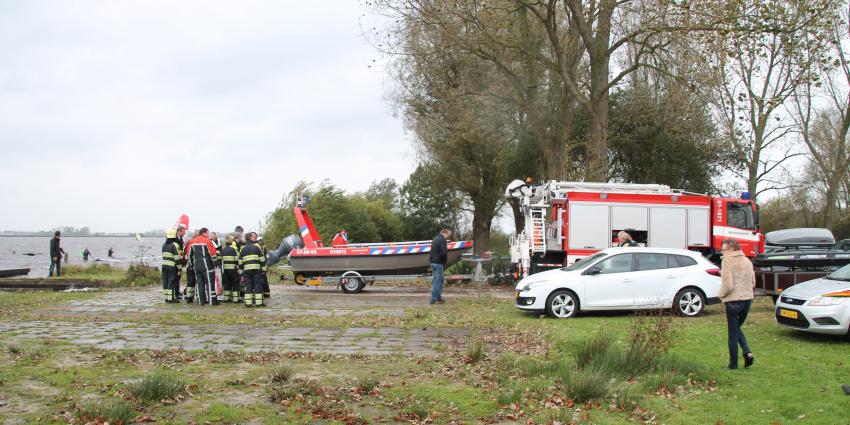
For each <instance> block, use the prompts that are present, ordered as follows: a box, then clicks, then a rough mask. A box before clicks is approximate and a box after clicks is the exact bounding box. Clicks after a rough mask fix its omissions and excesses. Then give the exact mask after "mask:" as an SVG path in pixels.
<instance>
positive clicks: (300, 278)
mask: <svg viewBox="0 0 850 425" xmlns="http://www.w3.org/2000/svg"><path fill="white" fill-rule="evenodd" d="M292 281H293V282H295V284H296V285H300V286H304V282H306V281H307V276H304V275H303V274H301V273H298V274H296V275H295V279H292Z"/></svg>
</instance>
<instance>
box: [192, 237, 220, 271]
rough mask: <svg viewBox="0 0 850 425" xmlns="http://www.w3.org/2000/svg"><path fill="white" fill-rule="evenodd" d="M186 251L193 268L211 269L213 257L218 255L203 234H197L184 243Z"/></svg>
mask: <svg viewBox="0 0 850 425" xmlns="http://www.w3.org/2000/svg"><path fill="white" fill-rule="evenodd" d="M186 253H187V254H189V256H190V257H191V262H192V264H193V265H194V268H195V270H209V271H212V269H213V259H214V258H216V256H218V251H216V249H215V245H213V243H212V241H211V240H210V239H209V238H208V237H206V236H204V235H198V236H195V237H194V238H192V239H191V240H190V241H189V243H188V244H186Z"/></svg>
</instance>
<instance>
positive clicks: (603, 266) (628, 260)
mask: <svg viewBox="0 0 850 425" xmlns="http://www.w3.org/2000/svg"><path fill="white" fill-rule="evenodd" d="M596 267H599V270H600V272H599V274H612V273H625V272H630V271H632V254H620V255H615V256H613V257H608V258H606V259H604V260H602V261H600V262H598V263H597V264H596Z"/></svg>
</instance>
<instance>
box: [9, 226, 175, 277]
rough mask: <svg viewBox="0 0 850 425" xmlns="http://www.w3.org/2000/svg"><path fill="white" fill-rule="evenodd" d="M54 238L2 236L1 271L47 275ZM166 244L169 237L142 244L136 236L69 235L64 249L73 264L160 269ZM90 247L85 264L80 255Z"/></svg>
mask: <svg viewBox="0 0 850 425" xmlns="http://www.w3.org/2000/svg"><path fill="white" fill-rule="evenodd" d="M50 239H52V237H17V236H15V237H0V269H19V268H25V267H29V268H30V274H29V277H44V276H47V271H48V269H49V268H50ZM163 243H165V238H162V237H144V238H142V240H141V241H138V240H136V238H134V237H73V236H67V237H62V242H61V244H60V246H61V247H62V249H64V250H65V252H67V253H68V255H69V256H68V260H69V264H81V265H85V264H92V263H94V262H103V263H105V264H109V265H110V266H113V267H120V268H127V266H129V265H130V263H132V262H136V261H139V260H140V259H143V260H144V261H145V262H147V263H148V264H150V265H155V266H159V263H160V253H161V252H162V244H163ZM110 247H112V249H114V250H115V253H114V254H113V258H109V257H108V256H107V252H108V251H109V248H110ZM86 248H88V249H89V251H91V253H92V255H91V257H89V261H88V263H86V262H84V261H83V256H82V255H81V254H80V252H81V251H83V250H84V249H86ZM27 254H35V255H27ZM62 265H63V266H64V265H65V263H64V262H63V263H62Z"/></svg>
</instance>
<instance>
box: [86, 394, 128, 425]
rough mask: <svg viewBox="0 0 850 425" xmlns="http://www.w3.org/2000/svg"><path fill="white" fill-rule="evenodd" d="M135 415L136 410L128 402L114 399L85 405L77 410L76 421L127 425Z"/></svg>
mask: <svg viewBox="0 0 850 425" xmlns="http://www.w3.org/2000/svg"><path fill="white" fill-rule="evenodd" d="M136 415H137V414H136V409H135V408H134V407H133V405H132V404H131V403H130V402H128V401H125V400H116V399H106V400H101V401H99V402H90V403H86V404H84V405H83V406H82V407H80V408H79V409H78V410H77V419H78V420H80V421H81V422H82V423H92V422H98V423H100V422H109V423H110V424H117V425H122V424H129V423H131V422H132V421H133V419H135V418H136Z"/></svg>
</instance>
